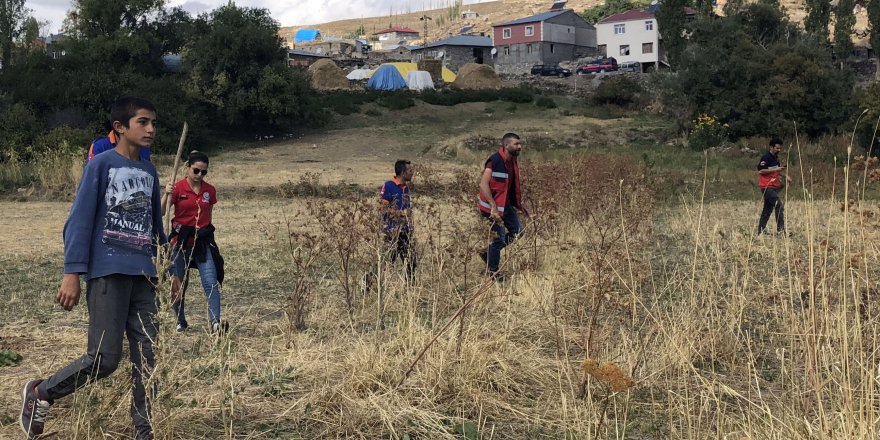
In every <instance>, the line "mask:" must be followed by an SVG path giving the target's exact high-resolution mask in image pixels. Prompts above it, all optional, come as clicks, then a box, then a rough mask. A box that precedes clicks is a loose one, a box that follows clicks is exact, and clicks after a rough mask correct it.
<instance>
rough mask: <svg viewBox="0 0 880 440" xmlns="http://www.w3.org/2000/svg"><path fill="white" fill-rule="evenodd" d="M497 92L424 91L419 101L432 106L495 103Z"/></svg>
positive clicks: (486, 90) (487, 90)
mask: <svg viewBox="0 0 880 440" xmlns="http://www.w3.org/2000/svg"><path fill="white" fill-rule="evenodd" d="M498 97H499V93H498V91H497V90H493V89H484V90H461V89H445V90H439V91H438V90H426V91H424V92H422V93H421V95H419V99H421V100H422V101H424V102H426V103H428V104H432V105H443V106H452V105H456V104H461V103H464V102H494V101H497V100H498Z"/></svg>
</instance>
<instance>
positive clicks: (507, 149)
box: [477, 133, 528, 278]
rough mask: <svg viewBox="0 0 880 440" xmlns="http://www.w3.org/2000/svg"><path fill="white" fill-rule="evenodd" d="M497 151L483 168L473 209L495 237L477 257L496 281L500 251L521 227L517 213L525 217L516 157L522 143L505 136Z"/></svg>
mask: <svg viewBox="0 0 880 440" xmlns="http://www.w3.org/2000/svg"><path fill="white" fill-rule="evenodd" d="M501 144H502V145H501V148H499V149H498V151H497V152H495V154H493V155H491V156H489V159H487V160H486V162H485V166H484V167H483V174H482V177H481V179H480V200H479V203H478V205H477V207H478V208H480V214H481V215H482V216H483V217H484V218H487V219H489V220H491V221H492V232H493V233H495V237H494V238H493V240H492V243H491V244H490V245H489V248H488V249H487V250H486V251H485V252H482V253H481V254H480V257H481V258H482V259H483V260H484V261H485V262H486V267H487V269H488V271H489V274H490V275H492V276H493V277H496V278H500V276H499V274H498V266H499V265H500V263H501V250H502V249H504V248H505V247H506V246H507V245H508V244H509V243H510V242H511V241H513V240H514V239H515V238H516V237H517V235H519V233H520V230H521V229H522V226H521V224H520V221H519V216H518V215H517V210H520V211H522V212H523V213H524V214H525V215H528V211H526V210H525V209H523V207H522V192H521V185H520V174H519V164H518V163H517V157H518V156H519V153H520V151H522V145H523V142H522V139H520V137H519V136H518V135H517V134H515V133H507V134H505V135H504V137H502V138H501Z"/></svg>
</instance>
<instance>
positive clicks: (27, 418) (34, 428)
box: [21, 379, 52, 439]
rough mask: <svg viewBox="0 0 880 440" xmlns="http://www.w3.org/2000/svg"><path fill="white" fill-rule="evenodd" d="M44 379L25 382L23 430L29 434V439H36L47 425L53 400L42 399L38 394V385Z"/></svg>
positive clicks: (22, 397) (22, 406) (22, 393)
mask: <svg viewBox="0 0 880 440" xmlns="http://www.w3.org/2000/svg"><path fill="white" fill-rule="evenodd" d="M40 382H42V380H36V379H35V380H30V381H28V383H26V384H24V390H22V392H21V399H22V405H21V430H22V431H24V433H25V434H27V438H28V439H34V438H37V437H39V436H41V435H42V434H43V428H44V427H45V426H46V415H48V414H49V407H50V406H52V402H49V401H48V400H42V399H40V396H39V395H38V394H37V385H39V384H40Z"/></svg>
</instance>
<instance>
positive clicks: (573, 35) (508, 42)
mask: <svg viewBox="0 0 880 440" xmlns="http://www.w3.org/2000/svg"><path fill="white" fill-rule="evenodd" d="M492 29H493V35H494V41H495V49H497V52H498V53H497V55H496V57H495V70H496V71H497V72H498V73H528V72H529V71H530V70H531V67H532V66H533V65H535V64H557V63H559V62H562V61H571V60H576V59H578V58H582V57H586V56H590V55H594V54H596V28H595V27H594V26H593V25H592V24H590V23H588V22H587V21H586V20H584V19H583V18H582V17H581V16H580V15H578V14H576V13H575V12H574V11H572V10H571V9H561V10H557V11H549V12H544V13H541V14H537V15H533V16H531V17H525V18H521V19H519V20H514V21H510V22H507V23H501V24H496V25H493V26H492Z"/></svg>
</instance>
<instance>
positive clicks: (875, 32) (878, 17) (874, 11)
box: [866, 0, 880, 77]
mask: <svg viewBox="0 0 880 440" xmlns="http://www.w3.org/2000/svg"><path fill="white" fill-rule="evenodd" d="M866 6H867V9H868V29H869V30H870V32H871V34H870V35H869V37H868V42H869V43H870V44H871V48H872V49H874V61H875V64H877V69H876V73H877V76H878V77H880V0H868V2H867V4H866Z"/></svg>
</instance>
